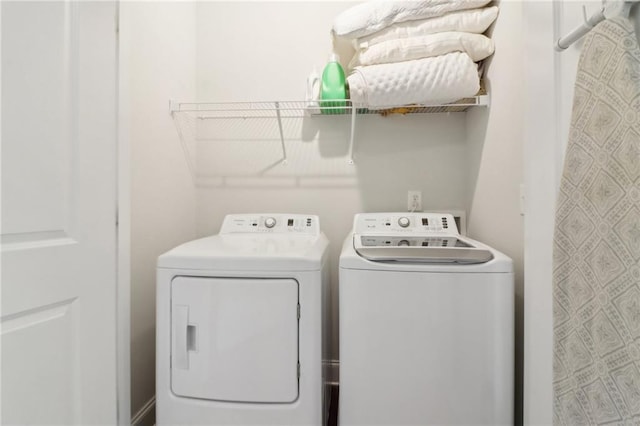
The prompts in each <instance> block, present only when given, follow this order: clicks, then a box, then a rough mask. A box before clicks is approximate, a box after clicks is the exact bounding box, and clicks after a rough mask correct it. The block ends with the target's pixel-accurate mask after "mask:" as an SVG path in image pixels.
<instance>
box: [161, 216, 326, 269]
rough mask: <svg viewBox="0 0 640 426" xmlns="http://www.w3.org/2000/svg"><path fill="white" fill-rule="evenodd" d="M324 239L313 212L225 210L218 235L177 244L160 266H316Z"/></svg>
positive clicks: (321, 259)
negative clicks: (234, 212) (230, 212)
mask: <svg viewBox="0 0 640 426" xmlns="http://www.w3.org/2000/svg"><path fill="white" fill-rule="evenodd" d="M327 247H328V241H327V238H326V237H325V236H324V234H322V232H320V226H319V220H318V217H317V216H313V215H285V214H255V215H248V214H247V215H227V216H226V217H225V220H224V222H223V225H222V228H221V230H220V233H219V234H218V235H214V236H211V237H206V238H201V239H198V240H194V241H190V242H188V243H185V244H182V245H180V246H178V247H176V248H174V249H173V250H170V251H168V252H167V253H165V254H163V255H161V256H160V257H159V258H158V267H159V268H171V269H193V270H210V271H214V270H220V271H238V270H242V271H318V270H320V269H321V266H322V263H323V262H324V259H325V258H326V252H327Z"/></svg>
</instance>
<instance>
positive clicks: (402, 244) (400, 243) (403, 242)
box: [398, 240, 410, 247]
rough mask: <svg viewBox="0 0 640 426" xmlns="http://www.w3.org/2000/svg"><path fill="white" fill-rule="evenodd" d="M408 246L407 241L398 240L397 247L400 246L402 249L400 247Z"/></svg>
mask: <svg viewBox="0 0 640 426" xmlns="http://www.w3.org/2000/svg"><path fill="white" fill-rule="evenodd" d="M408 245H410V244H409V241H407V240H400V241H399V242H398V246H400V247H402V246H408Z"/></svg>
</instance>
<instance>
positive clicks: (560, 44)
mask: <svg viewBox="0 0 640 426" xmlns="http://www.w3.org/2000/svg"><path fill="white" fill-rule="evenodd" d="M639 1H640V0H617V1H613V2H610V3H609V4H608V5H606V7H605V6H603V7H602V9H601V10H600V11H599V12H597V13H595V14H594V15H592V16H591V17H590V18H587V9H586V7H585V6H582V13H583V15H584V24H582V25H580V26H579V27H577V28H575V29H574V30H573V31H571V32H570V33H569V34H567V35H566V36H564V37H561V38H559V39H558V41H557V42H556V45H555V46H554V48H555V50H556V51H557V52H562V51H563V50H565V49H566V48H568V47H569V46H571V45H572V44H573V43H575V42H576V41H578V40H580V39H581V38H582V37H583V36H584V35H585V34H587V33H588V32H589V31H591V30H592V29H593V27H595V26H596V25H598V24H599V23H600V22H602V21H604V20H605V19H607V18H610V17H613V16H616V15H626V16H627V17H628V16H629V11H630V9H631V6H632V5H633V4H634V3H638V2H639ZM603 3H604V2H603ZM638 15H639V19H640V14H638ZM639 38H640V35H639Z"/></svg>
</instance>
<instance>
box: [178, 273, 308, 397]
mask: <svg viewBox="0 0 640 426" xmlns="http://www.w3.org/2000/svg"><path fill="white" fill-rule="evenodd" d="M171 326H172V328H171V389H172V391H173V393H174V394H176V395H178V396H184V397H191V398H203V399H210V400H219V401H234V402H272V403H273V402H275V403H290V402H293V401H295V400H296V399H297V398H298V282H297V281H296V280H294V279H259V278H208V277H176V278H175V279H174V280H173V281H172V283H171Z"/></svg>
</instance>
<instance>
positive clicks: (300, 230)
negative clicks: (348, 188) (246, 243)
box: [220, 214, 320, 235]
mask: <svg viewBox="0 0 640 426" xmlns="http://www.w3.org/2000/svg"><path fill="white" fill-rule="evenodd" d="M220 234H221V235H222V234H288V235H291V234H299V235H320V221H319V220H318V216H314V215H302V214H229V215H227V216H225V218H224V222H223V223H222V227H221V228H220Z"/></svg>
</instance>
